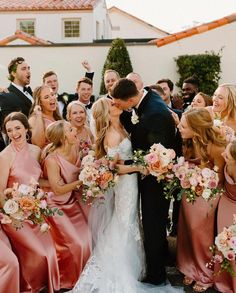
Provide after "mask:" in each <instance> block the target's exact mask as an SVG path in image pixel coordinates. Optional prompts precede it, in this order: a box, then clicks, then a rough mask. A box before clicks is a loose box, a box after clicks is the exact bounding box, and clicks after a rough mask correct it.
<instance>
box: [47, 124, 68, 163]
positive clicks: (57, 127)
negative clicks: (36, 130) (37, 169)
mask: <svg viewBox="0 0 236 293" xmlns="http://www.w3.org/2000/svg"><path fill="white" fill-rule="evenodd" d="M65 123H68V122H67V121H65V120H57V121H55V122H52V123H51V124H49V125H48V127H47V129H46V139H47V140H48V141H49V142H50V143H49V144H48V145H47V146H46V147H45V148H44V150H43V154H42V158H45V157H46V156H47V155H49V154H50V153H52V152H53V151H54V150H56V149H57V148H59V147H60V146H62V145H63V144H64V143H65V130H64V125H65Z"/></svg>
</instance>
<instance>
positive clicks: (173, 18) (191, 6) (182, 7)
mask: <svg viewBox="0 0 236 293" xmlns="http://www.w3.org/2000/svg"><path fill="white" fill-rule="evenodd" d="M106 3H107V8H110V7H111V6H116V7H118V8H120V9H122V10H124V11H126V12H128V13H130V14H132V15H134V16H136V17H138V18H140V19H142V20H144V21H146V22H148V23H150V24H152V25H154V26H156V27H158V28H160V29H163V30H165V31H167V32H177V31H180V30H183V29H185V28H187V27H191V26H193V24H194V22H197V23H205V22H210V21H213V20H215V19H219V18H221V17H224V16H227V15H230V14H232V13H236V0H106Z"/></svg>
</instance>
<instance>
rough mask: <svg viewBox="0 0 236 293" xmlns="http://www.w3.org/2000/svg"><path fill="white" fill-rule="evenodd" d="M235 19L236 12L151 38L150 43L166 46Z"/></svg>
mask: <svg viewBox="0 0 236 293" xmlns="http://www.w3.org/2000/svg"><path fill="white" fill-rule="evenodd" d="M234 21H236V12H235V13H233V14H231V15H228V16H225V17H223V18H220V19H217V20H214V21H211V22H208V23H204V24H202V25H199V26H196V27H192V28H190V29H187V30H184V31H181V32H178V33H174V34H172V35H169V36H166V37H163V38H160V39H155V40H151V41H150V42H149V44H156V45H157V47H161V46H165V45H167V44H170V43H173V42H176V41H178V40H181V39H184V38H188V37H191V36H193V35H196V34H201V33H204V32H206V31H209V30H212V29H215V28H218V27H220V26H222V25H226V24H229V23H231V22H234Z"/></svg>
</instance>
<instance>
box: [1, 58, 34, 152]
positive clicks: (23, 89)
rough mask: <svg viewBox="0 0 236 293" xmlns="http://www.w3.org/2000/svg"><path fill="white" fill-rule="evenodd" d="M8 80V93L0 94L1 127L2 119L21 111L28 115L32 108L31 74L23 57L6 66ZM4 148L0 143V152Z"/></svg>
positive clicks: (2, 143)
mask: <svg viewBox="0 0 236 293" xmlns="http://www.w3.org/2000/svg"><path fill="white" fill-rule="evenodd" d="M8 73H9V80H10V81H11V83H10V85H9V87H8V92H1V93H0V124H1V127H2V124H3V120H4V118H5V117H6V116H7V115H8V114H10V113H12V112H14V111H21V112H22V113H24V114H25V115H26V116H28V115H29V112H30V108H31V106H32V102H33V97H32V90H31V88H30V87H29V84H30V78H31V72H30V66H29V65H28V63H27V62H26V61H25V59H24V58H23V57H17V58H14V59H13V60H11V61H10V63H9V65H8ZM4 147H5V145H4V142H3V141H1V143H0V148H1V150H2V149H3V148H4Z"/></svg>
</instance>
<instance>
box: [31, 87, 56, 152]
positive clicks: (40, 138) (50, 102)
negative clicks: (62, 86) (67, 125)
mask: <svg viewBox="0 0 236 293" xmlns="http://www.w3.org/2000/svg"><path fill="white" fill-rule="evenodd" d="M33 97H34V104H33V105H32V108H31V115H30V118H29V124H30V126H31V131H32V139H31V141H32V143H33V144H35V145H37V146H39V147H40V148H43V147H44V146H45V145H47V143H48V142H47V140H46V137H45V130H46V128H47V126H48V125H49V124H51V123H52V122H54V121H57V120H61V119H62V117H61V115H60V113H59V109H58V103H57V98H56V96H55V94H54V93H53V90H52V89H51V88H50V87H48V86H45V85H43V86H40V87H37V88H36V89H35V90H34V93H33Z"/></svg>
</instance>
